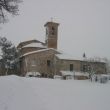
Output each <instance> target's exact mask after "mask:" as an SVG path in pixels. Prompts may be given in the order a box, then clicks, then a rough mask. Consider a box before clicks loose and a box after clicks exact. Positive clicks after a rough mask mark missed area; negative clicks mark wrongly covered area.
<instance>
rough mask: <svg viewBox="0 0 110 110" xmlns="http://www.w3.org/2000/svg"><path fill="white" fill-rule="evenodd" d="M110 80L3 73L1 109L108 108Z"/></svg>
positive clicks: (98, 109)
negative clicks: (6, 74) (36, 76)
mask: <svg viewBox="0 0 110 110" xmlns="http://www.w3.org/2000/svg"><path fill="white" fill-rule="evenodd" d="M109 109H110V83H107V84H100V83H94V82H93V83H91V82H89V81H78V80H75V81H74V80H55V79H44V78H23V77H18V76H5V77H0V110H109Z"/></svg>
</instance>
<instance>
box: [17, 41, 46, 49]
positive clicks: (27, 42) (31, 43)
mask: <svg viewBox="0 0 110 110" xmlns="http://www.w3.org/2000/svg"><path fill="white" fill-rule="evenodd" d="M35 45H36V46H38V47H39V46H41V47H42V46H45V43H43V42H41V41H39V40H36V39H34V40H28V41H24V42H20V43H19V44H18V46H17V48H18V49H20V48H23V47H26V46H27V47H29V46H31V47H32V46H35Z"/></svg>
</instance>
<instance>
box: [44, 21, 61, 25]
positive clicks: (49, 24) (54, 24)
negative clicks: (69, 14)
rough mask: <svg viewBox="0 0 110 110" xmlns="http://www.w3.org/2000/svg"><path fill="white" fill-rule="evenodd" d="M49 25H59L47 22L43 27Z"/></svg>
mask: <svg viewBox="0 0 110 110" xmlns="http://www.w3.org/2000/svg"><path fill="white" fill-rule="evenodd" d="M51 24H54V25H59V23H56V22H52V21H51V22H47V23H46V24H45V25H44V26H47V25H51Z"/></svg>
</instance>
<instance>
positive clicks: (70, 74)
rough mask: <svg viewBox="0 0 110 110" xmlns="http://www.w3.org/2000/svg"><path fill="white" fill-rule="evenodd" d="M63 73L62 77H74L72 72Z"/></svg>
mask: <svg viewBox="0 0 110 110" xmlns="http://www.w3.org/2000/svg"><path fill="white" fill-rule="evenodd" d="M61 73H62V76H73V75H74V73H73V72H71V71H61Z"/></svg>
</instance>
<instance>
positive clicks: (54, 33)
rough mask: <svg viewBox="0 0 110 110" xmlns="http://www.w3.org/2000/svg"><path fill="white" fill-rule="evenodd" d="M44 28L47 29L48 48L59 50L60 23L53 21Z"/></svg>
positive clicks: (46, 40) (46, 41)
mask: <svg viewBox="0 0 110 110" xmlns="http://www.w3.org/2000/svg"><path fill="white" fill-rule="evenodd" d="M44 26H45V28H46V38H45V43H46V46H47V48H54V49H57V41H58V26H59V23H55V22H53V21H51V22H47V23H46V24H45V25H44Z"/></svg>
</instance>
